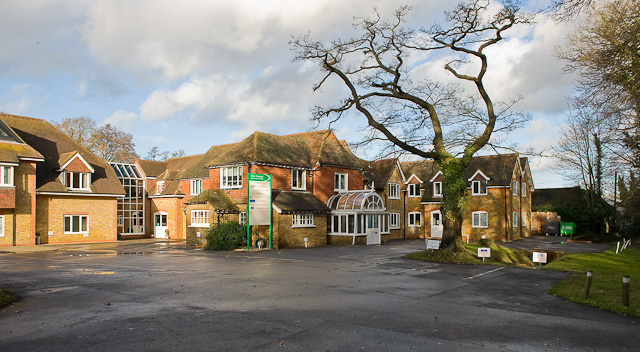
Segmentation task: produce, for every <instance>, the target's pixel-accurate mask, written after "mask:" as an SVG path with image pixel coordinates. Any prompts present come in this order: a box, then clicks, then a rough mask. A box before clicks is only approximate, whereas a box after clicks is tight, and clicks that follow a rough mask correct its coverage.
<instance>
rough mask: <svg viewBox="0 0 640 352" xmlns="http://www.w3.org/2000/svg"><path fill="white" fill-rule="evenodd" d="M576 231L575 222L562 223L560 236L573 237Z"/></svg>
mask: <svg viewBox="0 0 640 352" xmlns="http://www.w3.org/2000/svg"><path fill="white" fill-rule="evenodd" d="M575 229H576V223H575V222H561V223H560V236H573V232H574V231H575Z"/></svg>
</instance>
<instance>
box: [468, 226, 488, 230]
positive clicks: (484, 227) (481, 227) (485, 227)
mask: <svg viewBox="0 0 640 352" xmlns="http://www.w3.org/2000/svg"><path fill="white" fill-rule="evenodd" d="M471 228H472V229H488V228H489V226H471Z"/></svg>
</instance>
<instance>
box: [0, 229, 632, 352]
mask: <svg viewBox="0 0 640 352" xmlns="http://www.w3.org/2000/svg"><path fill="white" fill-rule="evenodd" d="M423 248H424V241H423V240H422V241H393V242H390V243H388V244H385V245H381V246H339V247H338V246H331V247H323V248H313V249H289V250H265V251H249V252H247V251H234V252H211V251H202V250H189V249H186V248H185V247H184V245H183V244H182V243H180V242H170V241H160V242H157V241H154V240H143V241H130V242H118V243H110V244H86V245H73V246H58V247H53V246H50V247H48V248H46V250H39V251H16V252H14V253H0V268H1V271H0V287H3V288H8V289H11V290H14V291H17V292H19V293H20V294H21V299H20V300H19V301H18V302H16V303H14V304H13V305H11V306H8V307H4V308H2V309H0V351H78V350H85V349H89V350H91V351H96V352H98V351H114V350H115V351H119V350H122V351H185V350H195V351H235V350H246V351H250V350H260V351H263V350H265V351H276V350H277V351H285V350H292V351H303V350H304V351H354V350H358V351H361V350H377V351H383V350H384V351H389V350H398V351H400V350H402V351H404V350H418V351H426V350H429V351H432V350H434V351H456V350H458V351H469V350H501V351H502V350H513V351H558V350H567V351H595V350H623V351H624V350H628V351H631V350H637V346H638V345H640V333H639V332H638V331H640V329H639V328H638V324H639V323H640V322H639V321H638V318H637V317H630V316H623V315H617V314H614V313H611V312H607V311H602V310H598V309H595V308H592V307H588V306H582V305H578V304H574V303H570V302H566V301H565V300H564V299H561V298H559V297H555V296H552V295H548V294H546V291H547V290H548V289H549V288H551V287H552V286H553V285H555V284H556V283H557V282H559V281H560V280H562V279H563V278H565V277H566V276H567V274H566V273H559V272H552V271H546V270H539V269H520V268H511V267H498V266H483V265H478V266H469V265H442V264H435V263H428V262H420V261H412V260H407V259H403V258H402V255H403V254H405V253H409V252H413V251H417V250H421V249H423ZM0 252H2V250H0Z"/></svg>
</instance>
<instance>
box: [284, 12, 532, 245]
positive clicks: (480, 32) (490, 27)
mask: <svg viewBox="0 0 640 352" xmlns="http://www.w3.org/2000/svg"><path fill="white" fill-rule="evenodd" d="M410 10H411V9H410V8H409V7H406V6H405V7H401V8H399V9H398V10H397V11H396V12H395V13H394V16H393V18H392V19H391V20H388V21H387V20H383V19H382V16H381V15H380V14H379V13H378V12H377V11H375V12H374V16H373V17H372V18H362V17H360V18H356V20H355V23H354V26H356V27H357V28H359V29H360V32H361V35H360V36H357V37H353V38H346V39H343V38H339V39H335V40H333V41H331V42H330V43H322V42H319V41H314V40H313V39H312V38H311V35H310V34H307V35H303V36H300V37H298V38H294V39H293V40H292V42H291V44H292V47H293V50H294V51H295V54H296V55H295V60H298V61H310V62H314V63H316V64H317V65H318V66H319V67H320V68H321V69H322V70H323V72H324V77H323V78H322V79H321V80H320V81H319V82H318V83H317V84H316V85H315V86H314V87H313V89H314V90H319V89H321V88H322V86H323V85H324V84H326V82H327V81H328V80H330V79H337V80H338V81H339V82H341V83H342V84H344V86H345V87H346V89H347V92H348V94H347V96H345V97H344V98H343V99H342V100H341V101H340V102H339V103H338V104H336V105H333V106H329V107H321V106H317V107H315V108H314V109H313V110H312V112H313V116H314V119H316V120H318V121H320V120H324V119H328V120H330V121H335V120H336V119H340V118H342V117H344V116H346V115H345V114H346V113H347V112H348V111H350V110H355V111H357V112H358V113H359V114H360V115H361V116H363V117H364V118H365V119H366V122H367V124H368V126H369V129H368V135H367V137H368V138H367V140H366V141H365V142H370V141H372V140H384V141H387V142H389V143H388V144H387V146H388V148H389V149H390V150H391V151H392V152H394V151H395V152H397V151H403V152H408V153H412V154H414V155H417V156H420V157H423V158H430V159H434V160H435V161H436V162H437V163H438V164H439V166H440V168H441V170H442V172H443V186H444V189H443V195H444V198H443V202H444V206H443V209H444V212H445V215H446V216H445V219H444V233H445V234H444V237H443V242H444V244H445V245H447V244H452V243H455V242H456V240H457V239H459V238H461V222H462V216H463V213H464V204H465V196H464V195H463V194H465V193H466V192H464V191H465V190H466V182H465V180H464V177H463V176H464V171H465V169H466V167H467V165H468V163H469V161H470V159H471V157H472V156H473V155H474V154H475V153H476V152H478V151H479V150H480V149H482V148H484V147H485V146H492V145H493V144H492V141H493V139H492V134H493V133H494V132H508V131H511V130H513V129H514V128H517V127H519V126H522V125H523V124H524V123H526V121H528V115H526V114H523V113H518V112H512V111H511V109H510V108H511V107H512V106H513V104H515V102H516V101H517V100H518V99H517V98H516V99H514V100H512V101H509V102H494V101H493V100H492V99H491V95H490V93H489V92H488V91H487V89H486V87H485V79H486V74H487V69H488V67H489V59H488V57H487V55H486V53H485V51H486V49H487V48H489V47H490V46H492V45H494V44H496V43H498V42H500V41H501V40H503V35H504V34H505V32H506V31H508V30H509V29H510V28H512V27H513V26H514V25H518V24H524V23H529V21H530V18H529V16H527V15H526V14H524V13H523V12H522V11H521V9H520V7H519V6H517V5H516V4H515V3H512V2H510V1H507V2H505V3H504V5H502V6H499V9H498V10H497V11H491V10H490V9H489V2H488V1H479V0H476V1H470V2H466V3H461V4H459V5H457V6H456V7H455V9H454V10H453V11H451V12H447V13H446V19H447V26H446V27H441V26H439V25H434V26H431V27H430V28H428V29H425V28H422V29H417V28H407V27H405V25H404V24H405V19H406V17H407V14H408V13H409V12H410ZM440 52H444V53H445V55H454V56H455V58H454V59H452V60H451V61H450V62H449V63H447V64H446V65H445V66H444V67H443V68H444V70H446V72H448V73H449V74H451V75H452V76H453V77H454V78H455V79H457V82H459V83H448V82H446V81H438V80H434V79H432V78H430V77H426V76H425V75H423V74H421V73H420V65H417V64H415V62H422V61H429V58H430V55H439V53H440ZM456 156H458V157H459V158H456Z"/></svg>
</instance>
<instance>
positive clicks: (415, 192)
mask: <svg viewBox="0 0 640 352" xmlns="http://www.w3.org/2000/svg"><path fill="white" fill-rule="evenodd" d="M407 192H408V193H409V197H420V184H418V183H412V184H410V185H409V186H408V188H407Z"/></svg>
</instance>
